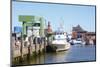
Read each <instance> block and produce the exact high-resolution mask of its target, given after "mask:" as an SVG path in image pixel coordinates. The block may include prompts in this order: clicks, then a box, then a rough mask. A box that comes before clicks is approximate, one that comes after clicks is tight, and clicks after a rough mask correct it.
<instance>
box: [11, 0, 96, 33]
mask: <svg viewBox="0 0 100 67" xmlns="http://www.w3.org/2000/svg"><path fill="white" fill-rule="evenodd" d="M19 15H33V16H42V17H44V19H45V20H46V24H47V23H48V21H50V23H51V28H52V30H53V31H55V30H57V29H58V27H60V26H61V24H62V26H63V30H64V31H66V32H68V33H70V32H71V31H72V27H75V26H77V25H78V24H79V25H80V26H81V27H82V28H83V29H84V30H86V31H89V32H95V6H82V5H81V6H80V5H71V4H70V5H69V4H66V5H64V4H47V3H34V2H16V1H14V2H12V31H13V28H14V26H22V23H21V22H19V21H18V16H19Z"/></svg>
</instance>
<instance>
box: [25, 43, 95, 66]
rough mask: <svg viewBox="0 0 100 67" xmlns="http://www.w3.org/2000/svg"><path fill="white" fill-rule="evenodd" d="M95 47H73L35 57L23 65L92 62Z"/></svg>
mask: <svg viewBox="0 0 100 67" xmlns="http://www.w3.org/2000/svg"><path fill="white" fill-rule="evenodd" d="M94 60H95V45H89V46H81V45H73V46H71V48H70V49H69V50H68V51H62V52H57V53H45V54H43V55H40V56H37V57H35V58H33V59H31V60H29V61H26V62H24V63H23V64H44V63H61V62H78V61H94Z"/></svg>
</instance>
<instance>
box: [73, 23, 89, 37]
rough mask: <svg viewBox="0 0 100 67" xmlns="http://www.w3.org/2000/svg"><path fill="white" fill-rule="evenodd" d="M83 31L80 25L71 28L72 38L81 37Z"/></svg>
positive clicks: (83, 33)
mask: <svg viewBox="0 0 100 67" xmlns="http://www.w3.org/2000/svg"><path fill="white" fill-rule="evenodd" d="M86 32H87V31H85V30H84V29H83V28H82V27H81V26H80V25H77V26H76V27H73V28H72V38H74V39H75V38H82V37H84V36H85V33H86Z"/></svg>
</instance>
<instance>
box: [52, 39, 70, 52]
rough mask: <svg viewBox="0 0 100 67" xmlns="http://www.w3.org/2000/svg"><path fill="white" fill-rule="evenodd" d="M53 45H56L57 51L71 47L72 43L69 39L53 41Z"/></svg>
mask: <svg viewBox="0 0 100 67" xmlns="http://www.w3.org/2000/svg"><path fill="white" fill-rule="evenodd" d="M52 45H53V46H55V47H56V51H65V50H68V49H69V48H70V43H68V42H67V41H53V43H52Z"/></svg>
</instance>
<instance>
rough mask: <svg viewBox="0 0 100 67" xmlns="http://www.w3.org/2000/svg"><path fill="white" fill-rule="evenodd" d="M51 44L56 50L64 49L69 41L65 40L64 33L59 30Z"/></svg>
mask: <svg viewBox="0 0 100 67" xmlns="http://www.w3.org/2000/svg"><path fill="white" fill-rule="evenodd" d="M52 45H53V46H55V47H56V51H64V50H68V49H69V48H70V43H68V42H67V40H66V35H65V34H64V32H60V31H59V32H56V33H55V35H54V40H53V41H52Z"/></svg>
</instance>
